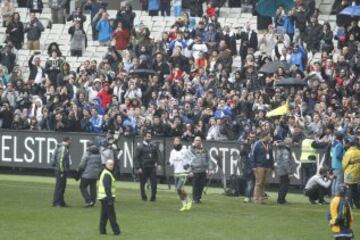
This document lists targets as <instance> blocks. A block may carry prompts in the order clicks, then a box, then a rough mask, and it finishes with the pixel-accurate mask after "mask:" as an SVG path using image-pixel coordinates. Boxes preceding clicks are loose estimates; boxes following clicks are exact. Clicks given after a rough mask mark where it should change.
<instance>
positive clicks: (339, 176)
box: [331, 132, 345, 196]
mask: <svg viewBox="0 0 360 240" xmlns="http://www.w3.org/2000/svg"><path fill="white" fill-rule="evenodd" d="M343 137H344V135H343V133H342V132H336V133H335V140H334V142H333V143H332V146H331V170H332V171H333V174H334V181H333V183H332V186H331V195H332V196H335V194H336V192H337V189H338V188H339V186H340V184H342V183H344V174H343V170H342V160H343V157H344V153H345V150H344V145H343Z"/></svg>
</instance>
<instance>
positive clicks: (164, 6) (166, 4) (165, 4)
mask: <svg viewBox="0 0 360 240" xmlns="http://www.w3.org/2000/svg"><path fill="white" fill-rule="evenodd" d="M170 3H171V0H160V12H161V16H163V17H164V16H165V14H166V16H170V8H171V5H170Z"/></svg>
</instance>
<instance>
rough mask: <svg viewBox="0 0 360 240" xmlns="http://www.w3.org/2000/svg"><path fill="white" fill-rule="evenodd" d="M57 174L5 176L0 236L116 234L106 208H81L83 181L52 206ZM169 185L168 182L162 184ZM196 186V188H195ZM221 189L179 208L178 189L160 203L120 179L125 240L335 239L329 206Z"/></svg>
mask: <svg viewBox="0 0 360 240" xmlns="http://www.w3.org/2000/svg"><path fill="white" fill-rule="evenodd" d="M54 182H55V179H54V178H48V177H29V176H10V175H0V239H1V240H12V239H16V240H32V239H34V240H35V239H36V240H40V239H44V240H51V239H71V240H81V239H84V240H89V239H115V238H116V237H115V236H113V235H112V231H111V229H110V225H109V224H108V235H107V236H100V235H99V234H98V221H99V214H100V209H99V205H97V206H96V207H95V208H91V209H85V208H83V205H84V203H83V200H82V197H81V195H80V191H79V188H78V184H79V183H77V182H75V181H73V180H69V181H68V186H67V189H66V194H65V200H66V201H67V203H68V204H70V205H71V206H72V207H71V208H62V209H58V208H53V207H51V202H52V196H53V188H54ZM160 188H162V189H165V186H160ZM189 189H190V188H189ZM221 192H222V190H221V189H215V188H213V189H209V191H208V194H207V195H206V196H204V198H203V202H204V203H203V204H201V205H195V206H194V207H193V209H192V210H191V211H189V212H179V211H178V210H179V208H180V202H179V201H178V198H177V196H176V194H175V192H174V189H173V188H172V190H170V191H169V190H159V192H158V200H157V202H155V203H153V202H142V201H141V200H140V197H139V190H138V184H135V183H125V182H117V202H116V212H117V219H118V222H119V224H120V227H121V230H122V232H123V234H122V235H121V236H120V237H118V239H126V240H133V239H134V240H142V239H146V240H202V239H204V240H215V239H216V240H218V239H227V240H236V239H241V240H327V239H328V240H330V239H331V233H330V230H329V227H328V225H327V220H326V215H327V209H328V206H318V205H310V204H309V203H308V202H307V200H306V199H305V197H303V196H302V195H296V194H290V195H289V196H288V201H289V202H290V204H288V205H286V206H278V205H277V204H276V203H275V201H274V200H275V197H276V196H275V194H273V193H271V194H270V196H271V197H270V199H269V200H268V204H267V205H263V206H258V205H254V204H245V203H243V202H242V200H243V198H230V197H226V196H224V195H222V194H221ZM353 213H354V218H355V224H354V230H355V235H358V234H360V230H359V227H360V224H359V222H358V219H359V218H360V211H359V210H354V211H353Z"/></svg>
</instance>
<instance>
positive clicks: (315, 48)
mask: <svg viewBox="0 0 360 240" xmlns="http://www.w3.org/2000/svg"><path fill="white" fill-rule="evenodd" d="M305 34H306V35H305V42H306V44H307V50H308V51H309V52H312V54H315V53H316V52H319V51H320V41H321V39H322V36H323V26H322V25H321V24H319V23H318V19H317V16H315V15H313V16H311V18H310V24H309V25H308V26H307V27H306V30H305Z"/></svg>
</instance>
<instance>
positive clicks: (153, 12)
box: [148, 0, 160, 16]
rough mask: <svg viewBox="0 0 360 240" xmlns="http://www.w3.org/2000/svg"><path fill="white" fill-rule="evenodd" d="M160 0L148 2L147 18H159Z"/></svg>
mask: <svg viewBox="0 0 360 240" xmlns="http://www.w3.org/2000/svg"><path fill="white" fill-rule="evenodd" d="M159 9H160V0H149V2H148V10H149V16H159Z"/></svg>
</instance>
